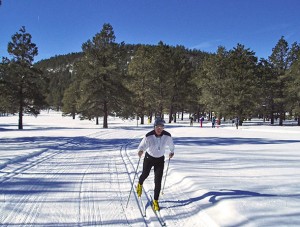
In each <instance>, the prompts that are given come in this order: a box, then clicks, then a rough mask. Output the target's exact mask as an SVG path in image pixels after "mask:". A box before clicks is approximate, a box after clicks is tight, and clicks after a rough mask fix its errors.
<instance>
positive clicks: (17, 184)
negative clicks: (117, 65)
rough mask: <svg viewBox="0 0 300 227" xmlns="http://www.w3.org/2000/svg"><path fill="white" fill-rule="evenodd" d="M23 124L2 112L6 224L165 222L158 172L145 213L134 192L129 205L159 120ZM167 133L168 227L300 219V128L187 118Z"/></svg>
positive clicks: (55, 118)
mask: <svg viewBox="0 0 300 227" xmlns="http://www.w3.org/2000/svg"><path fill="white" fill-rule="evenodd" d="M17 122H18V119H17V117H16V116H8V117H7V116H6V117H0V224H1V226H101V225H103V226H159V222H158V220H157V218H156V216H155V215H154V212H153V211H152V209H151V207H150V205H149V204H150V202H149V200H150V196H151V195H153V186H154V185H153V172H152V173H151V174H150V176H149V178H148V179H147V180H146V181H145V183H144V194H143V196H142V198H143V200H144V204H145V206H146V217H143V216H142V215H141V211H140V208H139V206H138V204H139V203H138V200H137V197H136V194H135V193H134V192H133V193H132V194H131V197H130V199H129V203H128V206H127V207H126V204H127V200H128V196H129V192H130V189H131V183H132V181H133V179H134V175H135V169H136V167H137V165H138V161H139V159H138V156H137V151H136V148H137V146H138V143H139V142H140V140H141V138H142V137H143V136H144V135H145V133H147V132H148V131H149V130H151V129H152V126H151V125H144V126H141V125H138V126H137V122H136V121H135V120H133V121H123V120H120V119H118V118H110V119H109V129H102V128H101V125H100V126H97V125H95V122H91V121H80V120H78V119H75V120H72V119H71V118H70V117H62V115H61V114H60V113H56V112H50V113H47V112H43V113H42V114H41V115H40V116H38V117H37V118H35V117H31V116H24V130H17ZM166 130H167V131H169V132H170V133H171V134H172V136H173V138H174V142H175V145H176V151H175V156H174V158H173V159H171V161H170V163H169V169H168V174H167V178H166V184H165V188H164V191H163V192H164V194H163V195H162V196H161V197H160V205H161V208H162V209H161V214H162V216H163V218H164V219H165V221H166V224H167V226H180V227H182V226H187V227H189V226H209V227H211V226H300V218H299V217H300V186H299V185H300V127H297V126H284V127H280V126H268V125H253V126H251V125H250V124H248V125H246V126H242V127H240V128H239V129H238V130H237V129H235V128H234V127H232V126H231V124H227V125H224V126H222V127H219V128H211V127H210V123H205V124H204V127H203V128H200V127H199V125H198V123H197V124H196V123H195V124H194V126H190V125H189V123H188V121H184V122H179V123H176V124H174V123H173V124H166ZM167 164H168V159H166V167H167ZM141 169H142V161H141V162H140V165H139V168H138V175H139V174H140V173H141ZM166 169H167V168H165V170H166ZM164 179H165V177H164V178H163V180H164ZM136 182H137V178H136V179H135V183H136Z"/></svg>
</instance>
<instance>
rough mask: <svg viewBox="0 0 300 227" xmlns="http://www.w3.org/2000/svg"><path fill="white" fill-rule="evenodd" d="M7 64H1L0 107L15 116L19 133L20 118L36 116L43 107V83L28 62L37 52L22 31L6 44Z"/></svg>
mask: <svg viewBox="0 0 300 227" xmlns="http://www.w3.org/2000/svg"><path fill="white" fill-rule="evenodd" d="M7 49H8V53H9V54H10V55H12V56H13V58H12V59H11V60H8V59H6V60H3V61H2V67H1V69H2V70H1V71H2V72H1V74H2V75H1V84H2V86H4V87H5V88H4V100H6V101H2V102H4V105H5V107H6V112H10V113H17V112H18V113H19V126H18V127H19V129H23V114H24V113H28V114H33V115H35V116H36V115H38V114H39V112H40V109H41V108H43V107H44V106H45V102H44V96H43V94H42V92H41V88H43V87H44V84H43V83H44V81H43V80H42V77H41V71H40V70H38V69H37V68H35V67H33V65H32V62H33V60H34V57H35V56H36V55H37V54H38V48H37V47H36V45H35V44H34V43H32V42H31V35H30V34H29V33H27V32H26V29H25V27H22V28H21V29H20V31H19V33H16V34H14V35H13V36H12V41H11V42H9V43H8V48H7Z"/></svg>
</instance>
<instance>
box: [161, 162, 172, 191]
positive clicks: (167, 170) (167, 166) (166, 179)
mask: <svg viewBox="0 0 300 227" xmlns="http://www.w3.org/2000/svg"><path fill="white" fill-rule="evenodd" d="M170 160H171V158H169V161H168V166H167V171H166V176H165V181H164V185H163V188H162V190H161V194H162V195H163V194H164V188H165V184H166V180H167V175H168V169H169V164H170Z"/></svg>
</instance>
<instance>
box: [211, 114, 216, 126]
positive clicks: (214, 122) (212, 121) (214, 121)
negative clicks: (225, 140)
mask: <svg viewBox="0 0 300 227" xmlns="http://www.w3.org/2000/svg"><path fill="white" fill-rule="evenodd" d="M211 127H212V128H215V127H216V118H215V117H212V119H211Z"/></svg>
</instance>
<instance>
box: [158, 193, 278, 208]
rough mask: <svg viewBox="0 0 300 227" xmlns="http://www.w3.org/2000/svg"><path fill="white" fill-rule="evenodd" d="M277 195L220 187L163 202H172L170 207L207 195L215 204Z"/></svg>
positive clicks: (182, 204)
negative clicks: (218, 189)
mask: <svg viewBox="0 0 300 227" xmlns="http://www.w3.org/2000/svg"><path fill="white" fill-rule="evenodd" d="M274 196H277V195H273V194H261V193H258V192H251V191H244V190H227V189H220V191H211V192H207V193H205V194H203V195H201V196H198V197H194V198H189V199H186V200H178V201H171V200H168V201H164V202H165V203H170V204H172V203H173V204H174V205H173V206H169V208H172V207H181V206H186V205H189V204H191V203H194V202H197V201H200V200H204V199H206V198H208V197H209V200H208V201H209V202H210V203H212V204H216V203H218V202H220V201H222V200H226V199H240V198H247V197H274Z"/></svg>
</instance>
